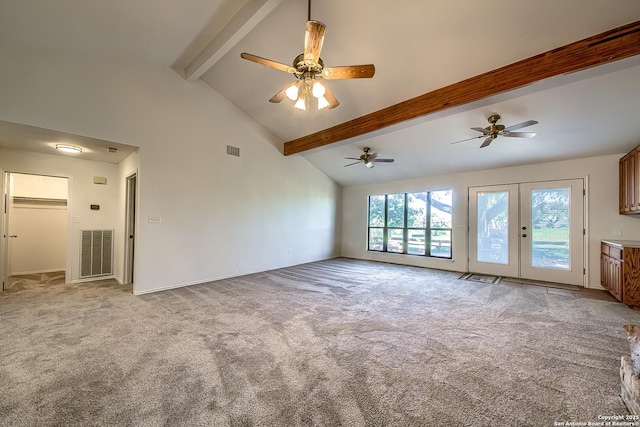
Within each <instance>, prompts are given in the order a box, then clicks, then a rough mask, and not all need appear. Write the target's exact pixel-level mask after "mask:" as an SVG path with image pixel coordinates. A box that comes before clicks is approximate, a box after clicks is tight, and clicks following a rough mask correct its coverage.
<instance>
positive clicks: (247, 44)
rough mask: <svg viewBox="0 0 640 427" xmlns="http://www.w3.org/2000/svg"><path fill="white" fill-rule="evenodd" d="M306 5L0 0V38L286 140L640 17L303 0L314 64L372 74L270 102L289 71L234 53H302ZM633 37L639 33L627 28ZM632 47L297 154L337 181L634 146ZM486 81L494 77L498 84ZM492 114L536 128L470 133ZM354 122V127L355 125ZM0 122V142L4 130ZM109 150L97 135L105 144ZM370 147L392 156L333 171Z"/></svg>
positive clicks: (613, 9)
mask: <svg viewBox="0 0 640 427" xmlns="http://www.w3.org/2000/svg"><path fill="white" fill-rule="evenodd" d="M307 6H308V2H307V1H306V0H244V1H238V0H206V1H205V0H183V1H180V2H175V1H169V0H138V1H135V2H131V1H126V0H92V1H91V2H87V1H84V0H58V1H56V2H51V1H48V0H30V1H20V2H16V1H12V0H0V48H3V47H6V48H11V49H33V50H39V51H47V52H53V53H56V52H60V53H65V54H77V55H98V56H102V57H107V58H114V59H118V60H127V61H142V62H150V63H155V64H158V65H160V66H166V67H173V68H174V69H175V70H176V72H177V73H179V74H180V75H183V76H185V78H189V79H196V78H201V79H203V80H204V81H205V82H207V83H208V84H209V85H211V86H212V87H213V88H214V89H216V90H218V91H219V92H220V93H222V94H223V95H224V96H225V97H226V98H228V99H229V100H230V101H231V102H233V103H234V104H235V105H237V106H238V107H239V108H240V109H241V110H242V111H244V112H245V113H247V114H248V115H250V116H251V117H253V118H254V119H255V120H256V121H257V122H258V123H260V124H261V125H262V126H264V127H265V128H266V129H268V130H269V131H270V132H271V133H272V134H274V135H275V136H277V137H278V138H280V139H281V140H282V141H283V142H286V141H291V140H294V139H296V138H300V137H303V136H305V135H309V134H312V133H314V132H318V131H321V130H323V129H327V128H331V127H332V126H336V125H339V124H341V123H345V122H349V121H352V120H357V119H358V118H359V117H362V116H364V115H367V114H371V113H374V112H376V111H378V110H382V109H384V108H386V107H389V106H391V105H394V104H397V103H400V102H402V101H405V100H408V99H411V98H414V97H417V96H420V95H423V94H426V93H429V92H433V91H436V90H438V89H440V88H443V87H446V86H448V85H452V84H455V83H457V82H461V81H464V80H466V79H469V78H471V77H474V76H478V75H480V74H483V73H487V72H490V71H491V70H496V69H498V68H500V67H504V66H507V65H509V64H513V63H515V62H517V61H521V60H524V59H526V58H530V57H533V56H535V55H538V54H541V53H544V52H547V51H551V50H553V49H556V48H558V47H562V46H565V45H569V44H571V43H574V42H576V41H578V40H581V39H585V38H587V37H590V36H594V35H596V34H600V33H602V32H605V31H608V30H611V29H614V28H617V27H620V26H623V25H625V24H629V23H633V22H636V21H638V20H640V3H639V2H638V1H637V0H616V2H614V3H612V2H610V1H606V0H567V1H562V2H558V1H552V0H539V1H536V2H530V1H516V2H514V1H512V0H489V1H485V2H476V1H472V0H457V1H455V0H453V1H452V0H448V1H444V0H438V1H429V2H425V1H418V0H399V1H395V2H388V1H368V2H363V1H355V0H316V1H315V2H313V3H312V8H311V17H312V19H315V20H319V21H321V22H323V23H324V24H326V26H327V31H326V35H325V40H324V47H323V49H322V54H321V57H322V59H323V60H324V62H325V64H326V65H327V66H339V65H351V64H367V63H373V64H375V67H376V74H375V76H374V78H372V79H354V80H331V81H327V82H326V83H327V86H328V87H329V88H330V89H331V90H332V92H333V94H334V95H335V96H336V97H337V98H338V99H339V101H340V106H339V107H337V108H335V109H333V110H323V111H305V112H303V111H298V110H295V109H294V108H293V106H292V104H291V102H289V101H288V100H285V101H283V102H282V103H280V104H272V103H269V102H268V100H269V98H271V96H273V95H274V94H275V93H276V92H278V91H279V90H280V89H282V87H284V86H285V85H286V84H287V83H289V82H290V81H292V76H291V75H290V74H287V73H284V72H281V71H277V70H274V69H271V68H268V67H264V66H261V65H258V64H255V63H251V62H248V61H244V60H243V59H241V58H240V53H241V52H249V53H252V54H255V55H258V56H262V57H266V58H269V59H273V60H275V61H278V62H282V63H286V64H290V63H291V62H292V61H293V59H294V58H295V57H296V56H297V55H298V54H300V53H301V52H302V49H303V41H304V31H305V21H306V20H307V12H308V10H307ZM634 34H636V36H634V35H631V36H629V37H637V27H636V31H635V33H634ZM639 82H640V56H638V55H634V56H631V57H629V58H626V59H621V60H616V61H613V62H609V63H607V64H604V65H599V66H597V67H591V68H588V69H586V70H583V71H577V72H572V73H569V74H560V75H558V76H555V77H552V78H546V79H544V80H541V81H539V82H536V83H533V84H530V85H528V86H525V87H522V88H519V89H515V90H512V89H510V88H509V90H505V91H504V92H502V91H500V90H499V87H500V81H498V82H495V81H492V82H491V83H492V84H493V85H494V86H497V87H498V90H496V91H495V92H496V93H495V94H494V95H492V96H490V97H483V98H481V99H477V100H474V101H473V102H470V103H465V104H462V105H459V106H455V107H453V108H448V109H442V110H440V111H437V112H435V113H431V114H427V115H424V116H421V117H417V118H414V119H412V120H409V121H404V122H401V123H398V124H395V125H393V126H389V127H385V128H382V129H379V130H376V131H374V132H369V133H365V134H362V135H357V136H355V137H352V138H348V139H345V140H341V141H338V142H335V143H333V144H330V145H326V146H323V147H320V148H315V149H313V150H311V151H306V152H303V153H301V154H295V155H302V156H304V157H305V158H307V159H308V160H309V161H310V162H311V163H313V164H314V165H315V166H317V167H318V168H319V169H321V170H322V171H324V172H325V173H326V174H327V175H329V176H330V177H332V178H333V179H334V180H335V181H336V182H338V183H340V184H343V185H355V184H361V183H371V182H381V181H389V180H396V179H405V178H412V177H417V176H423V175H428V174H444V173H451V172H458V171H464V170H476V169H483V168H494V167H503V166H510V165H517V164H525V163H535V162H543V161H551V160H558V159H566V158H574V157H587V156H595V155H602V154H614V153H623V152H626V151H628V150H629V149H630V148H632V147H633V146H635V145H637V144H638V143H640V128H639V127H638V125H637V114H638V111H640V83H639ZM496 83H497V85H496ZM492 113H499V114H500V115H501V116H502V121H501V122H502V123H504V124H505V125H507V126H508V125H512V124H515V123H520V122H523V121H525V120H530V119H533V120H537V121H538V122H539V124H537V125H535V126H531V127H530V128H526V129H523V130H526V131H532V132H536V133H537V135H536V137H535V138H532V139H520V138H498V139H497V140H496V141H494V142H493V143H492V144H491V145H490V146H489V147H487V148H483V149H480V148H479V146H480V144H481V143H482V141H483V139H474V140H471V141H467V142H463V143H460V144H451V143H452V142H455V141H458V140H462V139H466V138H471V137H473V136H477V132H475V131H472V130H471V129H470V128H471V127H485V126H487V125H488V123H487V117H488V116H489V115H490V114H492ZM352 123H353V124H354V125H357V126H360V125H361V124H362V123H361V122H358V121H354V122H352ZM7 127H9V124H6V125H5V126H2V127H0V145H2V140H3V139H6V138H3V137H2V131H3V129H5V128H7ZM105 144H107V142H105ZM365 146H368V147H371V148H372V151H376V152H379V153H380V154H381V156H382V157H393V158H395V163H393V164H378V165H376V166H375V167H374V168H372V169H367V168H365V167H363V166H362V165H354V166H351V167H346V168H345V167H344V165H346V164H348V163H349V162H348V161H346V160H344V157H357V156H359V155H360V154H361V152H362V151H361V150H362V147H365Z"/></svg>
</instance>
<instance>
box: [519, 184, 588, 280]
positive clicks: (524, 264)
mask: <svg viewBox="0 0 640 427" xmlns="http://www.w3.org/2000/svg"><path fill="white" fill-rule="evenodd" d="M583 188H584V184H583V181H582V179H575V180H566V181H549V182H532V183H523V184H520V197H521V218H520V225H521V229H520V244H521V261H520V262H521V267H520V269H521V277H522V278H526V279H532V280H543V281H547V282H557V283H567V284H572V285H578V286H582V285H583V284H584V270H583V268H584V203H583Z"/></svg>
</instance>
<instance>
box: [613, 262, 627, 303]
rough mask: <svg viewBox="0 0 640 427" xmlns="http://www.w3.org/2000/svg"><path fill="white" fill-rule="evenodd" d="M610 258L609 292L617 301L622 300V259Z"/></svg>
mask: <svg viewBox="0 0 640 427" xmlns="http://www.w3.org/2000/svg"><path fill="white" fill-rule="evenodd" d="M610 260H611V268H610V270H611V293H612V294H613V296H615V297H616V298H618V301H622V302H624V293H623V289H622V261H621V260H619V259H613V258H610Z"/></svg>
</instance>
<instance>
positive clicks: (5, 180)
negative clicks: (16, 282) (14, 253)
mask: <svg viewBox="0 0 640 427" xmlns="http://www.w3.org/2000/svg"><path fill="white" fill-rule="evenodd" d="M0 178H1V182H2V214H1V215H0V216H1V217H2V220H1V221H0V228H1V230H0V231H2V233H1V234H0V236H2V243H1V244H0V280H2V290H3V291H4V290H6V289H7V288H8V286H9V276H8V274H9V273H8V272H7V269H8V265H9V236H8V228H9V217H8V215H9V206H8V203H9V200H10V198H9V194H8V193H9V174H5V173H4V172H2V171H0Z"/></svg>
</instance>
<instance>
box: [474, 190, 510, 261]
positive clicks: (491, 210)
mask: <svg viewBox="0 0 640 427" xmlns="http://www.w3.org/2000/svg"><path fill="white" fill-rule="evenodd" d="M477 197H478V199H477V202H478V204H477V206H478V237H477V239H478V248H477V252H478V261H479V262H491V263H494V264H508V263H509V192H508V191H492V192H486V193H478V196H477Z"/></svg>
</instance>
